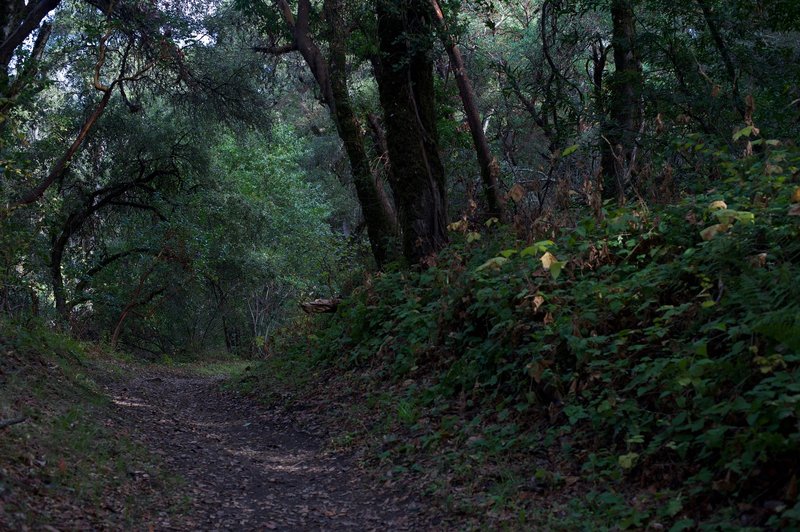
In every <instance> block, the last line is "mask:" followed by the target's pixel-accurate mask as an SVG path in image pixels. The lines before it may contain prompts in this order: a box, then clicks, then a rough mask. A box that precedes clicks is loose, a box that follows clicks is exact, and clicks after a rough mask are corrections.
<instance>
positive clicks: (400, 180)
mask: <svg viewBox="0 0 800 532" xmlns="http://www.w3.org/2000/svg"><path fill="white" fill-rule="evenodd" d="M428 1H429V0H407V1H406V2H403V3H402V4H400V3H398V2H392V1H391V0H377V6H376V11H377V16H378V33H379V49H380V52H381V54H382V57H381V61H382V63H383V64H384V65H385V67H384V68H382V69H381V73H380V76H379V78H378V87H379V93H380V101H381V107H382V108H383V113H384V121H385V123H386V141H387V145H388V148H389V157H390V159H391V161H392V171H393V172H394V175H395V178H396V179H397V192H398V196H399V197H398V198H397V201H398V204H399V206H400V221H401V226H402V229H403V253H404V255H405V256H406V258H407V259H408V260H409V261H410V262H412V263H425V262H426V260H427V259H428V258H429V257H431V256H432V255H433V254H435V253H436V252H438V251H439V250H440V249H441V248H442V247H443V246H444V245H445V244H446V243H447V210H446V201H447V200H446V198H447V196H446V188H445V178H444V167H443V166H442V162H441V159H440V156H439V142H438V135H437V132H436V113H435V108H434V85H433V62H432V60H431V48H432V44H431V42H430V36H431V29H432V28H431V20H430V5H429V4H428V3H427V2H428Z"/></svg>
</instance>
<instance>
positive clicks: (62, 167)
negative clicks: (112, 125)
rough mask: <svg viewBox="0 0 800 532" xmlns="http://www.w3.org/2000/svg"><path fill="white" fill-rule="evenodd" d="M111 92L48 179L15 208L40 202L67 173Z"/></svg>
mask: <svg viewBox="0 0 800 532" xmlns="http://www.w3.org/2000/svg"><path fill="white" fill-rule="evenodd" d="M111 92H112V91H110V90H108V91H105V92H104V93H103V97H102V98H101V99H100V102H99V103H98V104H97V107H96V108H95V109H94V111H92V114H90V115H89V117H88V118H87V119H86V121H85V122H84V123H83V125H82V126H81V129H80V130H79V131H78V135H77V136H76V137H75V140H74V141H73V142H72V145H71V146H70V147H69V149H67V152H66V153H65V154H64V156H63V157H61V158H60V159H59V160H58V161H56V163H55V164H54V165H53V167H52V168H51V169H50V173H48V174H47V177H45V178H44V179H43V180H42V181H41V182H40V183H39V184H38V185H36V187H34V188H33V189H32V190H30V191H28V192H26V193H25V194H23V195H22V197H21V198H19V199H18V200H17V201H15V202H14V204H13V207H20V206H23V205H29V204H31V203H34V202H35V201H37V200H39V198H41V197H42V196H43V195H44V193H45V192H46V191H47V189H48V188H50V185H52V184H53V183H54V182H55V181H56V180H57V179H59V178H61V176H63V175H64V172H65V171H66V169H67V166H68V165H69V163H70V161H72V158H73V157H74V156H75V153H77V151H78V149H79V148H80V147H81V144H83V141H84V140H86V137H87V136H88V135H89V132H90V131H91V130H92V128H93V127H94V125H95V123H96V122H97V120H98V119H99V118H100V117H101V116H102V115H103V112H104V111H105V110H106V107H107V106H108V102H109V100H110V99H111Z"/></svg>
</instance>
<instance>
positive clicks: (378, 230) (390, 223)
mask: <svg viewBox="0 0 800 532" xmlns="http://www.w3.org/2000/svg"><path fill="white" fill-rule="evenodd" d="M343 13H344V2H343V0H326V1H325V18H326V20H327V22H328V29H329V33H330V42H329V51H328V53H329V55H330V60H329V62H328V66H329V80H330V85H331V98H332V100H333V102H334V107H333V113H334V115H335V116H334V118H335V122H336V128H337V131H338V132H339V138H341V139H342V142H343V143H344V148H345V151H346V152H347V157H348V159H349V160H350V169H351V172H352V174H353V182H354V183H355V187H356V194H357V195H358V201H359V204H360V205H361V211H362V213H363V214H364V220H366V221H367V234H368V235H369V241H370V244H371V246H372V253H373V255H374V256H375V261H376V262H377V263H378V266H379V267H380V266H382V265H383V264H385V263H386V262H389V261H391V260H394V259H396V258H397V254H396V250H397V249H398V246H397V243H398V242H397V240H398V236H399V235H398V233H399V227H398V223H397V215H396V213H395V211H394V208H393V205H392V204H391V202H390V201H389V198H388V196H387V195H386V192H385V190H384V189H383V187H382V186H379V185H381V184H382V183H379V181H378V180H379V179H380V176H379V175H378V176H376V175H374V174H373V172H372V169H371V168H370V164H369V157H368V156H367V152H366V149H365V147H364V133H363V131H362V128H361V123H360V122H359V120H358V118H357V117H356V113H355V111H354V110H353V107H352V104H351V102H350V94H349V92H348V90H347V42H346V38H347V35H346V31H347V29H346V26H345V20H344V16H343Z"/></svg>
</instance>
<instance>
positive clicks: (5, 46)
mask: <svg viewBox="0 0 800 532" xmlns="http://www.w3.org/2000/svg"><path fill="white" fill-rule="evenodd" d="M59 3H60V0H39V1H38V2H29V3H28V5H25V4H24V3H23V2H22V1H20V0H17V1H14V0H11V1H7V2H4V5H3V6H2V7H0V31H1V32H2V35H0V37H2V42H0V67H2V69H3V75H4V76H7V75H8V65H9V63H10V62H11V58H12V57H13V56H14V50H16V49H17V47H19V46H20V45H21V44H22V43H23V42H25V39H27V38H28V36H29V35H30V34H31V33H33V30H35V29H36V28H38V27H39V24H40V23H41V22H42V20H44V17H46V16H47V14H48V13H49V12H50V11H52V10H53V9H55V8H56V7H57V6H58V4H59Z"/></svg>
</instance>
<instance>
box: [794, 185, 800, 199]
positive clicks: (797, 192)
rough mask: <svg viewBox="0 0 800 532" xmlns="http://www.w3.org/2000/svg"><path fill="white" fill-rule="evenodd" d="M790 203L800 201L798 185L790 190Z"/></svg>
mask: <svg viewBox="0 0 800 532" xmlns="http://www.w3.org/2000/svg"><path fill="white" fill-rule="evenodd" d="M792 203H800V187H797V188H796V189H794V192H792Z"/></svg>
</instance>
